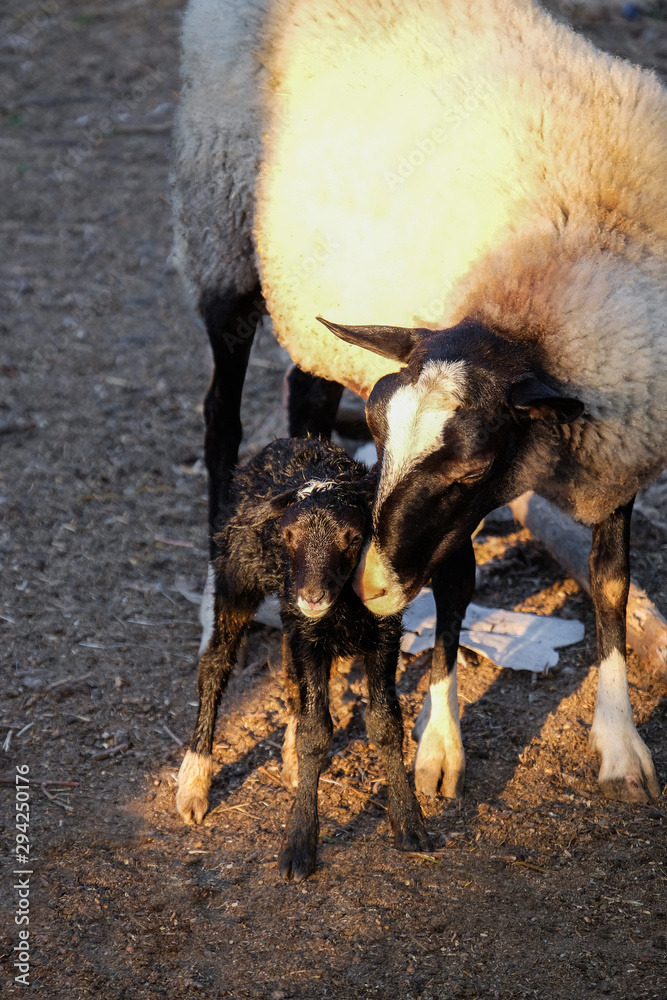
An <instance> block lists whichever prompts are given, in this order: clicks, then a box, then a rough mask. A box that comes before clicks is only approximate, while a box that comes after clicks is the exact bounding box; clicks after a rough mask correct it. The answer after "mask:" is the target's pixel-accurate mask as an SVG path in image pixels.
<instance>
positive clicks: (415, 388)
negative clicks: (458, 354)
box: [374, 361, 465, 519]
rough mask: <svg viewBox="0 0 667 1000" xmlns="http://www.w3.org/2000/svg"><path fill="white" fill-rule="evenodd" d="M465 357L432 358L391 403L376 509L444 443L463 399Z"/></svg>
mask: <svg viewBox="0 0 667 1000" xmlns="http://www.w3.org/2000/svg"><path fill="white" fill-rule="evenodd" d="M464 390H465V362H464V361H429V362H427V363H426V364H425V365H424V367H423V369H422V371H421V373H420V375H419V378H418V379H417V381H416V382H415V383H414V385H404V386H401V388H400V389H397V390H396V392H395V393H394V394H393V396H392V397H391V399H390V400H389V402H388V404H387V414H386V419H387V428H388V429H387V439H386V441H385V443H384V454H383V456H382V470H381V473H380V485H379V488H378V495H377V499H376V501H375V505H374V507H375V513H376V519H377V514H378V513H379V511H380V508H381V506H382V503H383V501H384V500H386V498H387V497H388V496H389V494H390V493H391V492H392V490H393V489H394V487H395V486H396V485H397V484H398V483H399V482H400V481H401V479H403V478H405V476H406V475H407V473H408V472H409V471H410V470H411V469H413V468H414V467H415V465H417V463H418V462H419V461H420V460H421V459H422V458H425V457H426V456H427V455H429V454H430V453H431V452H433V451H435V450H436V449H437V448H439V447H440V445H441V444H442V432H443V430H444V427H445V424H446V423H447V421H448V420H450V419H451V417H452V416H453V415H454V413H455V411H456V410H457V409H458V407H459V406H460V405H461V402H462V401H463V393H464Z"/></svg>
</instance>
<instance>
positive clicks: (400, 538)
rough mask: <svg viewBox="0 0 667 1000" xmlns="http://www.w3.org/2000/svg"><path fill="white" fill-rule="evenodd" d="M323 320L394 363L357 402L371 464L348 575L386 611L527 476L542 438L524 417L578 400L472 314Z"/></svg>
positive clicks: (556, 418) (568, 409) (571, 412)
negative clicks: (364, 517)
mask: <svg viewBox="0 0 667 1000" xmlns="http://www.w3.org/2000/svg"><path fill="white" fill-rule="evenodd" d="M326 325H327V326H328V327H329V329H330V330H332V332H333V333H335V334H336V335H337V336H339V337H341V338H342V339H343V340H346V341H348V342H349V343H353V344H356V345H357V346H361V347H366V348H368V349H369V350H372V351H374V352H375V353H379V354H383V355H384V356H385V357H391V358H392V359H394V360H397V361H401V362H403V363H405V367H404V368H402V369H401V370H400V371H399V372H397V373H395V374H391V375H386V376H385V377H384V378H381V379H380V380H379V382H377V384H376V385H375V387H374V389H373V392H372V393H371V395H370V398H369V400H368V404H367V407H366V417H367V420H368V425H369V428H370V430H371V432H372V434H373V437H374V439H375V443H376V445H377V449H378V458H379V462H380V470H379V477H378V485H377V492H376V496H375V501H374V504H373V538H372V541H371V542H370V543H369V544H368V545H367V547H366V549H365V552H364V553H363V555H362V559H361V562H360V564H359V569H358V571H357V574H356V576H355V581H354V588H355V590H356V591H357V593H358V594H359V596H360V597H361V599H362V600H363V601H364V603H365V604H366V605H367V607H368V608H369V609H370V610H371V611H373V612H375V613H376V614H380V615H384V614H393V613H395V612H397V611H400V610H401V609H402V608H403V607H404V606H405V605H406V604H407V602H408V601H410V600H411V599H412V598H413V597H414V596H415V595H416V593H417V592H418V590H419V588H420V587H421V586H423V585H424V583H426V582H427V581H428V579H429V577H430V576H431V573H432V571H433V569H434V568H435V566H436V565H437V564H438V563H439V562H440V561H441V560H442V559H443V558H445V557H446V555H447V554H448V553H449V552H452V551H453V550H455V549H456V548H457V547H458V546H460V545H461V544H462V543H463V542H464V541H465V539H466V538H469V537H470V535H471V533H472V531H473V530H474V529H475V527H476V526H477V524H478V523H479V522H480V520H481V519H482V518H483V517H484V516H485V515H486V514H488V513H489V511H491V510H493V509H494V508H495V507H497V506H499V505H500V504H503V503H506V502H507V501H508V500H510V499H513V498H514V497H516V496H518V495H519V494H520V493H522V492H523V491H524V490H525V489H529V488H533V487H534V486H535V485H536V484H535V483H533V482H530V481H528V480H529V475H530V473H529V471H528V470H529V469H532V470H533V471H534V468H535V462H534V457H535V456H534V454H533V453H534V451H535V448H536V447H537V443H538V441H540V440H544V434H538V433H536V432H535V431H536V428H537V427H538V426H539V427H541V428H542V430H544V428H545V426H547V425H550V426H551V427H552V428H554V429H555V426H556V425H558V424H563V423H569V422H570V421H572V420H574V419H576V418H577V417H579V416H580V415H581V413H582V411H583V405H582V403H580V402H579V401H578V400H576V399H573V398H571V397H569V396H566V395H563V394H562V393H561V392H559V391H558V389H557V388H555V387H552V386H550V385H548V384H547V383H546V382H545V381H544V380H543V379H544V376H543V375H542V374H541V373H540V372H539V371H538V370H537V368H536V367H535V366H534V365H532V364H530V362H529V361H528V359H527V356H526V352H525V351H524V350H523V349H522V348H520V347H517V346H516V345H513V344H511V343H510V342H508V341H506V340H504V339H502V338H501V337H499V336H497V335H495V334H493V333H491V332H490V331H488V330H487V329H486V328H484V327H483V326H481V325H479V324H477V323H473V322H463V323H461V324H460V325H459V326H456V327H453V328H451V329H449V330H440V331H432V330H406V329H402V328H395V327H343V326H339V325H337V324H333V323H328V322H327V323H326ZM545 422H546V425H545Z"/></svg>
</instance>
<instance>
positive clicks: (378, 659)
mask: <svg viewBox="0 0 667 1000" xmlns="http://www.w3.org/2000/svg"><path fill="white" fill-rule="evenodd" d="M399 645H400V627H399V628H398V629H397V631H396V633H395V635H393V636H392V637H391V640H390V641H386V642H384V643H383V646H382V648H381V649H380V650H378V652H377V653H374V654H372V655H370V656H368V657H367V658H366V673H367V677H368V709H367V711H366V731H367V733H368V737H369V739H370V740H371V741H372V742H373V743H374V744H375V745H376V747H377V748H378V750H379V752H380V756H381V757H382V762H383V764H384V768H385V771H386V774H387V791H388V795H389V822H390V823H391V829H392V833H393V835H394V846H395V847H397V848H398V849H399V850H401V851H426V850H429V848H430V842H429V837H428V834H427V832H426V829H425V827H424V820H423V818H422V814H421V809H420V808H419V803H418V802H417V799H416V798H415V794H414V792H413V790H412V788H411V787H410V782H409V780H408V776H407V774H406V772H405V765H404V763H403V718H402V716H401V707H400V705H399V703H398V697H397V695H396V664H397V662H398V653H399Z"/></svg>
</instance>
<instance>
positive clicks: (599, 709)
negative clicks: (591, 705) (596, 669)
mask: <svg viewBox="0 0 667 1000" xmlns="http://www.w3.org/2000/svg"><path fill="white" fill-rule="evenodd" d="M589 745H590V747H591V749H592V750H594V751H596V752H597V753H599V754H600V757H601V758H602V763H601V765H600V776H599V778H598V781H599V783H600V786H601V788H602V791H603V792H604V794H605V795H606V796H607V797H608V798H611V799H620V800H622V801H625V802H646V800H647V797H648V796H647V794H646V793H647V792H648V795H650V796H651V797H652V798H655V797H657V796H658V795H659V794H660V786H659V785H658V779H657V778H656V775H655V769H654V767H653V761H652V759H651V754H650V753H649V750H648V748H647V746H646V744H645V743H644V741H643V740H642V738H641V737H640V735H639V733H638V732H637V730H636V728H635V724H634V720H633V718H632V706H631V705H630V696H629V694H628V677H627V671H626V666H625V657H624V656H623V654H622V653H621V652H620V651H619V650H618V649H615V650H614V651H613V652H612V653H611V654H610V655H609V656H607V657H606V659H604V660H603V661H602V663H601V664H600V676H599V678H598V694H597V701H596V704H595V715H594V716H593V725H592V726H591V733H590V739H589Z"/></svg>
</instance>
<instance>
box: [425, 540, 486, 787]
mask: <svg viewBox="0 0 667 1000" xmlns="http://www.w3.org/2000/svg"><path fill="white" fill-rule="evenodd" d="M431 583H432V586H433V596H434V598H435V606H436V609H437V623H436V635H435V645H434V647H433V659H432V661H431V679H430V686H429V691H428V694H427V696H426V700H425V701H424V705H423V708H422V710H421V712H420V713H419V717H418V719H417V721H416V723H415V726H414V729H413V731H412V735H413V738H414V739H417V740H419V746H418V748H417V755H416V757H415V786H416V788H417V791H418V792H421V793H422V794H423V795H429V796H434V795H436V794H437V792H438V786H440V791H441V794H442V795H444V796H445V797H446V798H460V796H461V795H462V794H463V781H464V776H465V755H464V753H463V742H462V740H461V725H460V723H459V699H458V695H457V691H456V654H457V653H458V648H459V633H460V631H461V624H462V622H463V619H464V617H465V613H466V608H467V607H468V604H469V603H470V599H471V598H472V595H473V590H474V589H475V554H474V552H473V547H472V541H468V542H466V543H465V544H464V545H462V546H461V548H460V549H457V551H456V552H454V553H453V554H452V555H451V556H450V557H449V558H448V559H447V560H445V562H443V563H441V564H440V565H439V566H438V568H437V570H436V571H435V573H434V574H433V577H432V581H431Z"/></svg>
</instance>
